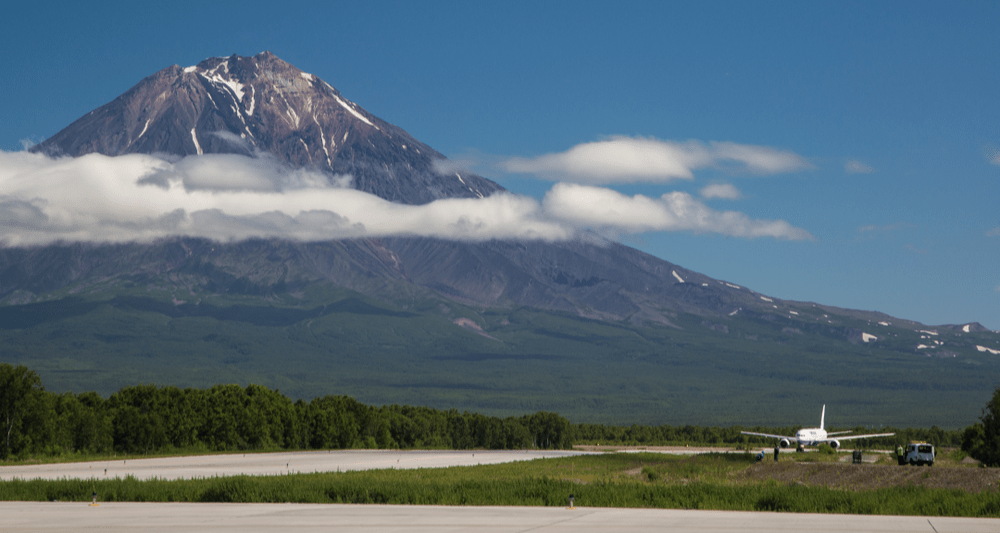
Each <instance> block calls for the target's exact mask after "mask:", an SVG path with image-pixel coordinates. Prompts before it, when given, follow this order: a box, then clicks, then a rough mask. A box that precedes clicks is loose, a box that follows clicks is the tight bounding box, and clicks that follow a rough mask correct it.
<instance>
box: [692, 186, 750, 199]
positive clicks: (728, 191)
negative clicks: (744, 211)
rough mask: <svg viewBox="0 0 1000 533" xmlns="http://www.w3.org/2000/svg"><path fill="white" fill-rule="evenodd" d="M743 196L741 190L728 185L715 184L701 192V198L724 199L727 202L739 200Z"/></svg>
mask: <svg viewBox="0 0 1000 533" xmlns="http://www.w3.org/2000/svg"><path fill="white" fill-rule="evenodd" d="M741 196H742V194H740V190H739V189H737V188H736V187H734V186H732V185H730V184H728V183H715V184H712V185H708V186H707V187H704V188H703V189H702V190H701V197H702V198H706V199H711V198H723V199H725V200H738V199H739V198H740V197H741Z"/></svg>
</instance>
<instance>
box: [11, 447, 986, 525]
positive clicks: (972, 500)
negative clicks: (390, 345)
mask: <svg viewBox="0 0 1000 533" xmlns="http://www.w3.org/2000/svg"><path fill="white" fill-rule="evenodd" d="M847 457H848V456H846V455H844V454H818V453H805V454H787V455H785V456H782V458H781V461H779V462H778V463H774V462H773V461H771V460H770V458H767V459H765V460H764V461H763V462H760V463H758V462H756V461H755V460H754V456H753V455H751V454H748V453H746V454H744V453H729V454H704V455H696V456H673V455H665V454H658V453H619V454H603V455H592V456H579V457H572V458H560V459H545V460H535V461H528V462H521V463H508V464H502V465H491V466H477V467H456V468H443V469H418V470H377V471H368V472H345V473H321V474H292V475H288V476H274V477H250V476H235V477H223V478H211V479H199V480H177V481H166V480H150V481H138V480H136V479H133V478H125V479H113V480H101V481H93V480H60V481H47V482H46V481H19V480H15V481H9V482H3V483H0V500H8V501H10V500H22V501H51V500H57V499H58V500H61V501H67V500H69V501H89V500H90V499H91V494H92V493H93V492H97V494H98V498H99V500H100V501H139V502H145V501H163V502H171V501H196V502H299V503H383V504H388V503H391V504H413V505H512V506H513V505H517V506H566V505H568V502H569V497H570V495H573V496H574V498H575V505H576V506H584V507H633V508H678V509H714V510H743V511H784V512H803V513H804V512H809V513H848V514H890V515H927V516H970V517H1000V494H998V493H997V487H996V482H995V480H996V479H997V477H998V474H1000V473H998V472H997V469H984V468H978V467H975V466H972V465H968V464H965V463H962V462H960V461H957V460H955V459H956V458H957V457H958V455H954V456H952V457H950V458H949V457H948V456H946V455H945V454H942V455H941V457H940V460H939V462H938V464H936V465H935V466H934V467H933V468H927V467H925V468H916V467H899V466H895V465H891V464H884V463H876V464H865V465H852V464H850V463H847V462H843V459H845V458H847ZM859 473H861V474H859ZM859 475H860V476H861V477H860V478H859V477H858V476H859ZM865 478H867V479H870V480H873V479H890V478H892V479H895V482H893V483H891V484H889V485H886V484H885V483H870V484H865V483H864V482H863V481H860V482H859V479H865ZM942 479H945V480H947V479H952V480H955V479H958V480H965V481H962V482H960V483H958V484H955V485H954V486H952V487H950V488H949V487H948V486H947V485H941V484H940V483H938V482H939V481H940V480H942ZM837 480H853V481H852V483H853V485H852V486H845V485H844V484H839V485H838V483H837ZM970 480H973V481H970ZM974 480H993V481H992V483H990V482H989V481H985V482H983V481H974Z"/></svg>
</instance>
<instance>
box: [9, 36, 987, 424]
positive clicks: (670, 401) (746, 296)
mask: <svg viewBox="0 0 1000 533" xmlns="http://www.w3.org/2000/svg"><path fill="white" fill-rule="evenodd" d="M32 151H34V152H36V153H41V154H46V155H49V156H52V157H81V156H85V155H87V154H92V153H98V154H103V155H105V156H109V157H119V156H124V155H127V154H156V155H157V156H159V157H164V158H182V157H186V158H191V157H194V158H197V157H199V156H204V155H206V154H240V155H245V156H248V157H252V158H262V157H267V158H273V159H276V160H278V161H280V162H281V163H282V164H283V165H287V166H288V167H291V168H299V169H307V170H309V171H311V172H313V173H315V174H316V175H319V176H323V177H324V179H326V180H328V181H329V182H330V184H331V186H332V185H333V184H334V183H336V182H338V180H341V179H342V178H343V177H344V176H349V177H350V183H351V186H352V187H354V188H356V189H358V190H360V191H364V192H367V193H370V194H373V195H376V196H378V197H380V198H383V199H385V200H388V201H390V202H393V203H397V204H406V205H423V204H428V203H431V202H434V201H436V200H441V199H453V198H469V199H476V198H489V197H491V196H492V195H495V194H502V193H504V192H505V191H504V189H503V188H502V187H501V186H500V185H498V184H497V183H494V182H492V181H490V180H488V179H486V178H483V177H481V176H478V175H475V174H473V173H469V172H465V171H461V170H459V171H457V172H456V171H453V170H448V171H444V170H442V169H444V168H450V167H448V165H447V164H446V163H447V160H446V158H445V157H444V156H443V155H442V154H440V153H438V152H436V151H435V150H434V149H433V148H431V147H429V146H427V145H426V144H423V143H421V142H420V141H418V140H416V139H415V138H413V137H412V136H411V135H409V134H408V133H407V132H405V131H403V130H402V129H400V128H398V127H396V126H394V125H392V124H390V123H388V122H386V121H384V120H382V119H380V118H378V117H376V116H375V115H373V114H371V113H370V112H368V111H367V110H365V109H364V108H362V107H361V106H359V105H357V104H355V103H354V102H352V101H351V100H348V99H347V98H346V97H344V96H343V95H342V94H341V93H340V92H339V91H338V90H337V89H335V88H334V87H333V86H332V85H330V84H328V83H326V82H325V81H323V80H321V79H320V78H319V77H317V76H315V75H313V74H309V73H306V72H303V71H301V70H299V69H297V68H295V67H294V66H292V65H290V64H288V63H286V62H284V61H282V60H281V59H279V58H277V57H275V56H274V55H273V54H271V53H270V52H263V53H261V54H258V55H255V56H252V57H241V56H237V55H232V56H229V57H215V58H209V59H206V60H204V61H202V62H201V63H199V64H197V65H195V66H189V67H180V66H176V65H175V66H171V67H168V68H165V69H163V70H161V71H159V72H157V73H155V74H153V75H151V76H149V77H147V78H145V79H143V80H142V81H140V82H139V83H138V84H137V85H135V86H134V87H133V88H131V89H130V90H128V91H127V92H125V93H124V94H122V95H121V96H119V97H117V98H115V99H114V100H113V101H111V102H109V103H108V104H106V105H104V106H102V107H100V108H98V109H95V110H94V111H91V112H90V113H88V114H86V115H85V116H83V117H81V118H80V119H78V120H76V121H75V122H73V123H72V124H70V125H69V126H68V127H66V128H65V129H63V130H62V131H60V132H58V133H56V134H55V135H53V136H52V137H51V138H49V139H47V140H46V141H44V142H42V143H40V144H38V145H37V146H35V147H33V148H32ZM0 220H2V219H0ZM931 332H933V335H932V334H931ZM997 349H1000V340H998V335H997V334H996V333H994V332H990V331H988V330H986V329H985V328H983V327H982V326H979V325H978V324H960V325H950V326H937V327H933V328H932V327H928V326H924V325H921V324H918V323H916V322H912V321H908V320H905V319H899V318H894V317H890V316H888V315H885V314H882V313H878V312H875V311H859V310H850V309H839V308H834V307H831V306H825V305H821V304H817V303H812V302H796V301H787V300H782V299H780V298H775V297H773V296H768V295H764V294H761V293H758V292H756V291H754V290H752V289H749V288H747V287H744V286H742V285H740V284H737V283H733V282H730V281H726V280H718V279H713V278H711V277H709V276H706V275H704V274H701V273H698V272H694V271H691V270H689V269H686V268H683V267H681V266H679V265H677V264H674V263H671V262H668V261H665V260H662V259H659V258H656V257H653V256H651V255H648V254H645V253H643V252H640V251H638V250H635V249H633V248H630V247H627V246H624V245H622V244H619V243H616V242H609V241H606V240H602V239H599V238H597V237H589V238H585V239H581V240H570V241H562V242H545V241H540V240H500V239H494V240H489V241H483V242H466V241H453V240H445V239H435V238H425V237H384V238H356V239H340V240H328V241H311V242H300V241H294V240H285V239H278V238H268V239H260V238H257V239H249V240H243V241H232V242H218V241H213V240H209V239H205V238H195V237H191V236H185V235H182V234H178V235H176V236H173V237H170V238H166V239H160V240H157V241H155V242H151V243H140V242H123V243H92V242H79V243H67V242H60V243H56V244H50V245H45V246H20V247H15V246H7V247H3V248H0V350H2V351H0V360H2V361H9V362H15V363H18V364H26V365H29V366H30V367H32V368H34V369H35V370H36V371H37V372H38V373H39V374H40V375H41V376H42V378H43V380H44V381H45V383H46V385H47V387H49V388H50V389H52V390H86V389H91V390H97V391H98V392H101V393H102V394H108V393H110V392H113V391H114V390H116V389H117V388H118V387H121V386H124V385H132V384H136V383H140V382H145V383H171V384H178V385H184V386H209V385H212V384H215V383H220V382H233V381H235V382H241V383H248V382H256V383H261V384H265V385H268V386H271V387H280V388H281V389H282V390H283V391H285V392H286V393H288V394H291V395H292V396H293V397H311V396H316V395H322V394H334V393H336V394H340V393H345V394H350V395H352V396H354V397H356V398H358V399H360V400H362V401H365V402H369V403H409V404H415V405H428V406H433V407H440V408H459V409H471V410H476V411H479V412H483V413H495V414H511V413H519V412H531V411H536V410H553V411H558V412H560V413H562V414H565V415H568V416H571V417H572V418H573V419H574V420H575V421H596V422H627V423H632V422H645V423H690V422H695V423H699V424H726V423H729V424H732V423H741V424H747V423H759V424H771V425H782V424H784V423H785V421H787V420H788V419H799V418H802V417H804V416H807V415H808V414H809V413H812V411H813V408H814V407H815V406H813V405H812V404H806V405H803V406H801V409H800V406H798V405H797V402H789V401H787V400H788V399H790V398H802V397H808V396H812V395H816V394H820V393H821V394H822V395H823V398H822V401H825V402H826V403H831V404H833V403H836V402H837V401H842V402H851V403H861V404H864V405H871V406H881V407H885V408H886V409H889V410H891V411H892V412H893V413H895V415H894V416H896V418H893V419H891V422H892V423H899V424H913V425H925V426H929V425H931V424H939V425H942V426H945V427H951V426H952V425H954V424H953V420H954V417H953V413H954V409H953V408H954V406H956V405H960V404H961V405H979V404H980V403H981V401H980V399H979V396H980V395H982V394H983V393H984V391H990V390H992V388H993V387H994V386H995V383H993V382H992V381H991V380H990V379H989V378H988V377H987V376H989V375H995V373H991V372H984V371H983V369H985V368H994V367H996V366H997V362H996V361H995V359H996V358H995V356H993V355H992V353H993V350H997ZM954 361H962V362H963V363H964V364H962V365H953V364H951V363H952V362H954ZM859 368H863V369H864V372H859ZM901 368H905V369H906V372H900V369H901ZM931 386H932V387H933V388H934V390H935V391H936V401H935V402H930V403H931V404H932V405H925V406H923V407H922V408H921V409H920V410H919V412H914V411H913V410H911V409H908V407H909V406H911V405H912V397H911V394H912V392H913V391H915V390H925V389H926V388H927V387H931ZM820 401H821V400H819V399H818V400H817V402H816V403H819V402H820ZM759 402H770V405H772V406H774V407H773V408H769V409H768V410H766V412H763V411H761V410H759V409H756V408H755V407H754V405H755V404H757V403H759ZM800 411H801V412H800ZM854 411H863V410H861V409H855V410H854ZM859 416H861V417H862V418H863V421H865V422H866V423H868V422H870V421H871V420H870V418H866V415H865V413H863V412H860V413H859ZM973 416H974V413H973ZM859 421H860V420H859ZM842 422H844V423H848V422H850V421H842Z"/></svg>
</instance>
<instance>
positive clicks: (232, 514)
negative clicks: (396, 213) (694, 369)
mask: <svg viewBox="0 0 1000 533" xmlns="http://www.w3.org/2000/svg"><path fill="white" fill-rule="evenodd" d="M583 453H587V452H580V451H530V452H526V451H496V452H494V451H475V452H471V451H404V452H401V451H378V450H370V451H369V450H349V451H334V452H296V453H268V454H247V455H246V456H243V455H242V454H235V455H207V456H192V457H170V458H160V459H124V460H122V461H120V462H119V461H100V462H93V463H63V464H51V465H29V466H7V467H0V479H2V480H9V479H12V478H20V479H32V478H44V479H55V478H63V477H70V478H90V477H104V476H105V475H107V476H108V477H124V476H126V475H133V476H135V477H137V478H140V479H148V478H152V477H158V478H163V479H178V478H196V477H212V476H225V475H236V474H241V473H242V474H250V475H274V474H283V473H287V472H331V471H337V470H340V471H346V470H370V469H380V468H438V467H447V466H460V465H477V464H495V463H503V462H510V461H522V460H530V459H538V458H543V457H565V456H572V455H581V454H583ZM105 468H107V469H108V473H107V474H105V473H104V469H105ZM87 529H92V530H125V531H136V532H165V531H175V530H178V529H182V530H185V531H248V532H277V531H293V532H310V531H329V530H331V529H335V530H337V531H345V532H351V531H362V532H368V533H379V532H390V531H391V532H397V531H406V532H425V531H426V532H430V531H444V532H450V531H484V532H526V531H532V532H568V531H594V532H597V531H601V532H604V531H607V532H625V531H667V530H669V531H675V532H677V531H680V532H697V533H713V532H720V533H721V532H726V533H733V532H737V531H751V532H754V531H768V532H771V531H779V532H780V531H788V532H792V531H794V532H795V533H810V532H822V533H839V532H844V533H848V532H851V533H854V532H858V533H860V532H867V531H872V532H886V533H890V532H891V533H896V532H926V533H945V532H956V533H957V532H964V533H978V532H987V531H988V532H991V533H994V532H997V531H1000V519H975V518H927V517H912V516H856V515H809V514H794V513H748V512H732V511H691V510H677V509H603V508H586V507H578V508H576V509H573V510H570V509H566V508H561V507H445V506H427V507H424V506H398V505H335V504H329V505H313V504H211V503H198V504H195V503H119V502H105V503H101V504H100V505H98V506H96V507H92V506H90V505H88V504H87V503H77V502H0V533H10V532H14V531H17V532H32V533H36V532H60V533H61V532H71V531H80V530H87Z"/></svg>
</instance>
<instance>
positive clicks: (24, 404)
mask: <svg viewBox="0 0 1000 533" xmlns="http://www.w3.org/2000/svg"><path fill="white" fill-rule="evenodd" d="M995 414H1000V388H998V389H997V393H996V395H995V396H994V399H993V401H992V402H991V403H990V404H988V405H987V408H986V409H984V417H983V418H982V419H981V420H982V421H983V422H982V423H977V424H975V425H974V426H970V427H969V428H967V429H965V430H964V431H963V430H952V431H948V430H942V429H939V428H937V427H932V428H930V429H919V428H918V429H893V428H883V429H881V430H880V431H884V432H895V433H896V436H895V437H893V438H891V439H880V440H878V441H874V440H873V441H871V442H865V441H859V442H858V445H859V446H861V447H869V446H878V445H882V446H890V447H894V446H896V445H897V444H903V443H906V442H909V441H924V442H930V443H932V444H934V445H935V446H938V447H940V446H962V448H963V449H965V450H966V451H967V452H969V453H970V455H973V457H975V458H977V459H980V457H983V459H980V460H984V459H986V458H988V457H989V458H990V459H989V460H990V461H993V460H996V461H997V462H1000V452H995V449H1000V447H997V446H996V443H997V442H1000V436H998V435H1000V422H997V420H998V419H997V417H996V416H995ZM0 423H2V428H0V429H2V431H3V436H2V437H3V440H2V445H0V459H3V460H6V459H8V458H22V459H23V458H27V457H30V456H39V455H60V454H65V453H87V454H107V453H127V454H144V453H145V454H149V453H162V452H168V451H170V450H186V449H202V450H210V451H237V450H276V449H283V450H306V449H347V448H398V449H420V448H424V449H527V448H541V449H565V448H570V447H571V446H572V445H573V443H574V442H585V443H591V444H609V445H658V444H661V445H662V444H696V445H724V446H732V445H736V446H746V447H750V446H769V445H773V444H774V443H773V439H761V438H758V437H748V436H746V435H742V434H740V431H741V430H744V429H747V430H752V431H757V432H764V433H772V434H783V435H792V434H794V433H795V431H796V430H797V429H798V428H796V427H787V428H763V427H754V428H743V427H739V426H732V427H701V426H692V425H686V426H669V425H663V426H640V425H632V426H615V425H601V424H575V425H574V424H571V423H570V422H569V421H568V420H567V419H565V418H563V417H562V416H560V415H558V414H556V413H548V412H538V413H535V414H531V415H523V416H514V417H507V418H500V417H492V416H484V415H481V414H476V413H468V412H461V413H460V412H458V411H457V410H455V409H451V410H448V411H443V410H438V409H431V408H427V407H411V406H406V405H404V406H399V405H388V406H381V407H374V406H368V405H365V404H362V403H360V402H358V401H356V400H355V399H353V398H351V397H349V396H323V397H319V398H314V399H313V400H311V401H309V402H306V401H304V400H301V399H300V400H297V401H294V402H293V401H292V400H291V399H289V398H288V397H286V396H284V395H283V394H281V393H280V392H279V391H277V390H271V389H269V388H267V387H264V386H261V385H254V384H251V385H248V386H246V387H241V386H239V385H216V386H213V387H211V388H208V389H193V388H185V389H181V388H178V387H174V386H156V385H136V386H130V387H124V388H122V389H120V390H119V391H118V392H115V393H114V394H112V395H111V396H109V397H108V398H107V399H104V398H102V397H101V396H100V395H98V394H97V393H94V392H84V393H81V394H74V393H71V392H66V393H62V394H54V393H50V392H48V391H46V390H45V388H44V387H43V386H42V382H41V379H40V378H39V376H38V375H37V374H36V373H35V372H34V371H32V370H30V369H28V368H27V367H24V366H21V365H19V366H13V365H10V364H7V363H0ZM855 429H856V430H859V431H865V428H855ZM991 450H993V452H991ZM990 453H993V455H995V456H997V457H993V456H990ZM984 462H986V461H984Z"/></svg>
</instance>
